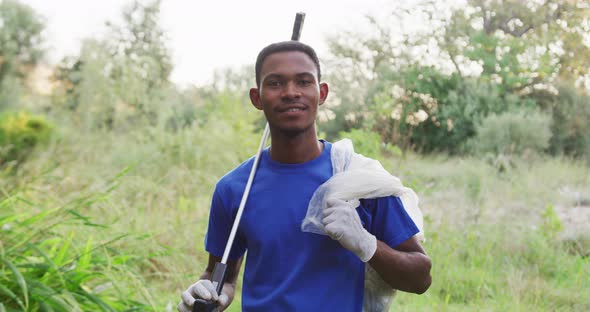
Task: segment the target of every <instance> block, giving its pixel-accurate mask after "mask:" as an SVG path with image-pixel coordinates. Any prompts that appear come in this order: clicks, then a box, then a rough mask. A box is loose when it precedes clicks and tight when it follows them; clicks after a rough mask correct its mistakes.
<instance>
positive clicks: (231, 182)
mask: <svg viewBox="0 0 590 312" xmlns="http://www.w3.org/2000/svg"><path fill="white" fill-rule="evenodd" d="M253 164H254V156H252V157H250V158H248V159H247V160H245V161H244V162H242V163H241V164H239V165H238V166H237V167H235V168H233V169H232V170H230V171H229V172H227V173H226V174H225V175H223V176H222V177H221V179H219V181H218V182H217V188H218V189H224V190H226V191H227V190H231V189H234V188H236V187H239V188H242V189H243V187H244V184H245V183H246V182H247V181H248V176H249V175H250V171H251V169H252V166H253Z"/></svg>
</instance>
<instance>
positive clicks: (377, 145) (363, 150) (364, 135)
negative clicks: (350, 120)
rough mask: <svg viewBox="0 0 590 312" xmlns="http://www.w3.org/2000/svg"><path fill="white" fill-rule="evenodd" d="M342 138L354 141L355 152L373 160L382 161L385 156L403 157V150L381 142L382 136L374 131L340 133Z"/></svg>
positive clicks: (356, 130)
mask: <svg viewBox="0 0 590 312" xmlns="http://www.w3.org/2000/svg"><path fill="white" fill-rule="evenodd" d="M340 137H341V138H343V139H344V138H347V139H350V140H351V141H352V144H353V146H354V151H355V152H357V153H359V154H362V155H364V156H366V157H370V158H373V159H382V158H383V154H386V155H389V156H391V155H397V156H399V155H401V150H400V149H399V148H398V147H397V146H393V145H391V144H389V143H384V142H382V141H381V136H380V135H379V134H378V133H375V132H372V131H365V130H359V129H352V130H350V131H347V132H340Z"/></svg>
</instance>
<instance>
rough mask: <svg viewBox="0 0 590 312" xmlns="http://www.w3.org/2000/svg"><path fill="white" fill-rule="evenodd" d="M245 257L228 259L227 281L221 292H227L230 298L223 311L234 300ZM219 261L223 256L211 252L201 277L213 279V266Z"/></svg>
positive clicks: (222, 308)
mask: <svg viewBox="0 0 590 312" xmlns="http://www.w3.org/2000/svg"><path fill="white" fill-rule="evenodd" d="M243 258H244V257H240V258H239V259H237V260H230V259H228V260H227V271H226V273H225V274H226V275H225V283H224V284H223V289H222V290H221V293H225V294H226V295H227V297H228V300H227V304H225V305H224V306H222V307H221V311H223V310H225V309H226V308H227V307H228V306H229V305H230V304H231V302H232V301H233V300H234V295H235V292H236V286H237V283H238V275H239V273H240V267H241V266H242V259H243ZM217 262H221V258H219V257H216V256H214V255H212V254H209V262H208V263H207V268H206V269H205V272H203V274H201V278H200V279H207V280H211V274H213V268H214V267H215V263H217Z"/></svg>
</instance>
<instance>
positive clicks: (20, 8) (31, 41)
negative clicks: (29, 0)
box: [0, 0, 44, 83]
mask: <svg viewBox="0 0 590 312" xmlns="http://www.w3.org/2000/svg"><path fill="white" fill-rule="evenodd" d="M0 21H1V27H0V59H1V61H0V83H1V82H2V81H3V80H4V78H6V77H7V76H8V75H16V76H18V77H21V78H22V77H24V76H25V75H26V73H28V71H30V70H31V68H32V67H33V66H34V65H36V64H37V62H38V61H39V60H40V59H41V57H42V56H43V53H44V51H43V49H42V48H41V44H42V40H41V32H42V31H43V28H44V25H43V22H42V21H41V18H40V17H39V16H38V15H37V14H36V12H35V11H34V10H33V9H32V8H31V7H30V6H28V5H26V4H22V3H20V2H19V1H15V0H6V1H2V2H0Z"/></svg>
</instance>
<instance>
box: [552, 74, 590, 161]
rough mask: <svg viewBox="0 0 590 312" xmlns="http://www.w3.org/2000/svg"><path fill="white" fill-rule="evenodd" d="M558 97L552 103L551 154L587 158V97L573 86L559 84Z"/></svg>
mask: <svg viewBox="0 0 590 312" xmlns="http://www.w3.org/2000/svg"><path fill="white" fill-rule="evenodd" d="M558 91H559V95H558V96H556V97H554V98H553V99H552V100H551V103H550V105H551V107H550V108H551V111H552V113H553V125H552V127H551V131H552V133H553V136H552V137H551V152H552V153H553V154H558V155H559V154H566V155H571V156H574V157H582V156H586V157H588V158H590V123H589V122H588V121H589V120H590V97H589V96H588V95H585V94H582V93H580V92H579V91H578V90H576V88H575V87H574V86H573V84H565V83H563V84H561V85H558Z"/></svg>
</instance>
